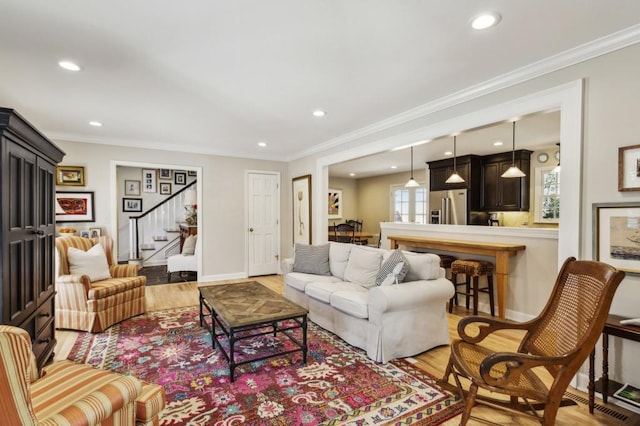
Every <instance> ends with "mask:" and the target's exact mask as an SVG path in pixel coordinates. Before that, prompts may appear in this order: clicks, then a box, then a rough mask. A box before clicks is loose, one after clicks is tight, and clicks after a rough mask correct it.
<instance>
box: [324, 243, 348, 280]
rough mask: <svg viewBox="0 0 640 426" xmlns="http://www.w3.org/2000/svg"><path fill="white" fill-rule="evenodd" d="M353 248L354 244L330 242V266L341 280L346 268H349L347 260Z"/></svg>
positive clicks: (334, 274) (332, 272)
mask: <svg viewBox="0 0 640 426" xmlns="http://www.w3.org/2000/svg"><path fill="white" fill-rule="evenodd" d="M352 248H353V244H348V243H336V242H331V243H329V268H330V269H331V275H333V276H334V277H338V278H340V279H341V280H343V279H344V270H345V269H346V268H347V262H349V254H350V253H351V249H352Z"/></svg>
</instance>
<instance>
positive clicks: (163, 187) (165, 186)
mask: <svg viewBox="0 0 640 426" xmlns="http://www.w3.org/2000/svg"><path fill="white" fill-rule="evenodd" d="M160 194H162V195H171V184H170V183H169V182H160Z"/></svg>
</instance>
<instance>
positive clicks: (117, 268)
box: [109, 264, 140, 278]
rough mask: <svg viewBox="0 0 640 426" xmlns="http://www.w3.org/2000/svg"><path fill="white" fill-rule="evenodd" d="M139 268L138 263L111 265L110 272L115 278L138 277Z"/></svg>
mask: <svg viewBox="0 0 640 426" xmlns="http://www.w3.org/2000/svg"><path fill="white" fill-rule="evenodd" d="M139 269H140V267H139V266H138V265H124V264H122V265H111V266H110V267H109V273H110V274H111V276H112V277H113V278H124V277H137V276H138V270H139Z"/></svg>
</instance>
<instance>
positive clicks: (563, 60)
mask: <svg viewBox="0 0 640 426" xmlns="http://www.w3.org/2000/svg"><path fill="white" fill-rule="evenodd" d="M638 42H640V24H638V25H634V26H632V27H629V28H625V29H624V30H620V31H617V32H614V33H611V34H608V35H606V36H604V37H600V38H598V39H596V40H593V41H590V42H587V43H584V44H581V45H579V46H576V47H573V48H571V49H569V50H565V51H564V52H561V53H558V54H556V55H553V56H549V57H548V58H545V59H542V60H540V61H537V62H533V63H531V64H529V65H525V66H524V67H521V68H517V69H515V70H513V71H510V72H508V73H505V74H502V75H499V76H497V77H495V78H492V79H489V80H486V81H483V82H482V83H479V84H476V85H473V86H470V87H467V88H466V89H463V90H460V91H458V92H454V93H452V94H450V95H447V96H444V97H442V98H440V99H436V100H434V101H432V102H428V103H426V104H423V105H421V106H418V107H416V108H412V109H410V110H407V111H405V112H402V113H400V114H397V115H394V116H391V117H389V118H387V119H384V120H381V121H378V122H376V123H373V124H371V125H369V126H365V127H362V128H360V129H358V130H354V131H352V132H349V133H345V134H343V135H341V136H338V137H336V138H333V139H330V140H328V141H326V142H323V143H320V144H318V145H315V146H313V147H311V148H309V149H307V150H304V151H301V152H298V153H297V154H294V155H292V156H290V157H289V158H287V159H286V161H293V160H298V159H300V158H303V157H307V156H309V155H312V154H316V153H319V152H322V151H325V150H328V149H331V148H336V147H338V146H340V145H343V144H346V143H349V142H353V141H355V140H357V139H360V138H363V137H365V136H369V135H372V134H374V133H378V132H381V131H383V130H387V129H390V128H393V127H395V126H399V125H401V124H404V123H407V122H409V121H412V120H415V119H418V118H421V117H424V116H427V115H429V114H433V113H435V112H438V111H441V110H444V109H447V108H451V107H453V106H456V105H459V104H462V103H465V102H469V101H471V100H473V99H476V98H479V97H481V96H485V95H488V94H491V93H493V92H497V91H499V90H503V89H506V88H508V87H511V86H515V85H517V84H520V83H524V82H526V81H528V80H532V79H534V78H537V77H540V76H543V75H545V74H549V73H552V72H554V71H558V70H561V69H563V68H567V67H570V66H572V65H576V64H579V63H581V62H584V61H587V60H590V59H593V58H596V57H598V56H602V55H605V54H607V53H611V52H614V51H616V50H620V49H623V48H625V47H628V46H631V45H634V44H636V43H638Z"/></svg>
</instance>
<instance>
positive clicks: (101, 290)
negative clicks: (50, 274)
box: [55, 236, 147, 333]
mask: <svg viewBox="0 0 640 426" xmlns="http://www.w3.org/2000/svg"><path fill="white" fill-rule="evenodd" d="M98 244H99V245H100V247H95V246H96V245H98ZM112 245H113V240H112V239H111V237H108V236H103V237H100V238H99V239H89V238H81V237H58V238H56V309H55V315H56V317H55V321H56V328H68V329H73V330H82V331H89V332H93V333H96V332H100V331H103V330H105V329H106V328H109V327H111V326H112V325H113V324H116V323H118V322H120V321H122V320H125V319H127V318H130V317H133V316H136V315H140V314H142V313H144V312H145V299H144V297H145V285H146V283H147V278H146V277H144V276H138V266H135V265H117V264H114V261H113V255H112V251H111V250H112ZM105 257H106V259H105ZM105 260H106V262H105Z"/></svg>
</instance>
